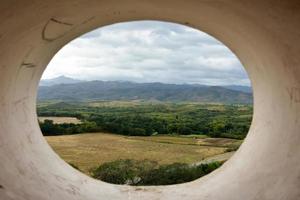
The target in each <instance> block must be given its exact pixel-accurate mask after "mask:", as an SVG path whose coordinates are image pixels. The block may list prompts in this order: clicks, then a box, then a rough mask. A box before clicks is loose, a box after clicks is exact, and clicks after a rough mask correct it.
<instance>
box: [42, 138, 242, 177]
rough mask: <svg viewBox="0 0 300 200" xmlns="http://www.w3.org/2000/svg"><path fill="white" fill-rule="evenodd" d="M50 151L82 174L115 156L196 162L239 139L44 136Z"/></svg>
mask: <svg viewBox="0 0 300 200" xmlns="http://www.w3.org/2000/svg"><path fill="white" fill-rule="evenodd" d="M45 138H46V140H47V141H48V143H49V144H50V146H51V147H52V148H53V149H54V151H55V152H56V153H57V154H58V155H60V156H61V158H62V159H64V160H65V161H67V162H68V163H72V164H75V165H76V166H78V167H79V168H80V170H82V171H83V172H84V173H86V174H89V170H90V169H91V168H94V167H97V166H99V165H101V164H103V163H105V162H110V161H114V160H118V159H135V160H145V159H148V160H153V161H157V162H159V164H171V163H175V162H180V163H188V164H192V163H197V162H201V161H203V160H205V159H207V158H209V157H213V156H216V155H220V154H223V153H225V152H226V150H227V149H228V148H231V147H232V146H234V145H239V144H241V142H242V141H241V140H235V139H224V138H214V139H212V138H206V137H205V136H202V137H196V136H195V137H193V136H189V137H187V136H168V135H156V136H148V137H140V136H122V135H114V134H107V133H84V134H77V135H63V136H48V137H45Z"/></svg>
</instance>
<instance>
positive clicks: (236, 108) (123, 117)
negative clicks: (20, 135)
mask: <svg viewBox="0 0 300 200" xmlns="http://www.w3.org/2000/svg"><path fill="white" fill-rule="evenodd" d="M252 112H253V107H252V105H238V104H232V105H230V104H229V105H226V104H203V103H174V102H170V103H168V102H163V103H162V102H143V101H140V102H138V101H116V102H112V101H92V102H68V103H66V102H57V101H44V102H39V103H38V107H37V113H38V116H44V117H47V116H48V117H50V116H57V117H76V118H77V119H80V120H81V122H82V123H80V124H73V123H62V124H56V123H54V122H53V121H52V120H45V121H43V122H40V127H41V130H42V132H43V134H44V135H45V136H50V135H66V134H77V133H85V132H108V133H114V134H121V135H129V136H150V135H156V134H176V135H207V136H210V137H225V138H234V139H243V138H244V137H245V136H246V134H247V132H248V129H249V127H250V124H251V120H252Z"/></svg>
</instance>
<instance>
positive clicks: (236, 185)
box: [0, 0, 300, 200]
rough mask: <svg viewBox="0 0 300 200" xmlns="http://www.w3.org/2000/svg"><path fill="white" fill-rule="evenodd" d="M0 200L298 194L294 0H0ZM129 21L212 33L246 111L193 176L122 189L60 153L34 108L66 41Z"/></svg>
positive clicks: (223, 199)
mask: <svg viewBox="0 0 300 200" xmlns="http://www.w3.org/2000/svg"><path fill="white" fill-rule="evenodd" d="M0 11H1V12H0V16H1V21H0V80H1V84H0V111H1V115H0V169H1V171H0V199H1V200H2V199H3V200H23V199H30V200H50V199H51V200H53V199H55V200H62V199H64V200H67V199H70V200H71V199H72V200H73V199H76V200H96V199H97V200H99V199H101V200H119V199H120V200H124V199H132V200H138V199H144V200H155V199H163V200H177V199H180V200H200V199H201V200H206V199H207V200H241V199H243V200H256V199H259V200H269V199H272V200H296V199H300V190H299V188H300V178H299V177H300V133H299V132H300V122H299V120H300V112H299V111H300V57H299V55H300V2H299V1H298V0H286V1H275V0H264V1H262V0H252V1H247V0H226V1H225V0H185V1H180V0H122V1H121V0H119V1H118V0H60V1H54V0H43V1H38V0H2V1H1V4H0ZM131 20H162V21H170V22H175V23H180V24H185V25H188V26H191V27H194V28H197V29H200V30H202V31H205V32H207V33H209V34H211V35H212V36H214V37H216V38H217V39H219V40H220V41H222V42H223V43H224V44H225V45H227V46H228V47H229V48H230V49H231V50H232V51H233V52H234V53H235V54H236V55H237V56H238V57H239V59H240V60H241V62H242V63H243V65H244V66H245V68H246V70H247V72H248V74H249V77H250V79H251V81H252V86H253V89H254V115H253V121H252V125H251V128H250V130H249V134H248V136H247V138H246V140H245V142H244V143H243V145H242V146H241V148H240V149H239V150H238V152H237V153H236V154H235V155H234V156H233V158H232V159H230V160H229V161H228V162H226V163H225V164H224V166H222V167H221V168H220V169H218V170H216V171H215V172H213V173H212V174H210V175H208V176H205V177H203V178H201V179H199V180H196V181H193V182H190V183H185V184H180V185H172V186H158V187H130V186H117V185H111V184H107V183H104V182H101V181H97V180H94V179H91V178H89V177H87V176H86V175H84V174H82V173H80V172H78V171H76V170H74V169H73V168H72V167H70V166H69V165H67V164H66V163H65V162H64V161H63V160H61V159H60V158H59V157H58V156H57V155H56V154H55V153H54V152H53V150H52V149H51V148H50V147H49V145H48V144H47V142H46V141H45V140H44V138H43V137H42V134H41V132H40V128H39V125H38V123H37V116H36V108H35V103H36V102H35V101H36V93H37V87H38V83H39V79H40V77H41V75H42V73H43V71H44V69H45V67H46V65H47V64H48V62H49V61H50V59H51V58H52V57H53V56H54V54H55V53H56V52H57V51H58V50H59V49H60V48H61V47H62V46H64V45H65V44H66V43H68V42H69V41H71V40H72V39H74V38H76V37H78V36H80V35H81V34H83V33H86V32H88V31H90V30H93V29H95V28H98V27H101V26H104V25H108V24H112V23H115V22H123V21H131Z"/></svg>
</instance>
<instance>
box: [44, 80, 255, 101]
mask: <svg viewBox="0 0 300 200" xmlns="http://www.w3.org/2000/svg"><path fill="white" fill-rule="evenodd" d="M63 78H67V77H63ZM72 80H73V81H74V80H75V81H76V79H72ZM68 81H69V80H68ZM38 99H39V100H63V101H85V100H158V101H176V102H178V101H197V102H214V103H241V104H249V103H252V94H250V93H247V92H242V91H237V90H232V89H228V88H225V87H221V86H206V85H189V84H164V83H134V82H121V81H78V80H77V82H75V83H67V84H66V83H61V84H58V85H57V84H56V85H55V84H53V85H50V86H45V85H44V86H43V85H42V86H40V88H39V93H38Z"/></svg>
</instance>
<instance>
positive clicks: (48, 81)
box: [40, 76, 82, 86]
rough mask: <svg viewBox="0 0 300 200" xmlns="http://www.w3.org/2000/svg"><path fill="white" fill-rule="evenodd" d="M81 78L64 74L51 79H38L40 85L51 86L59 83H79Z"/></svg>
mask: <svg viewBox="0 0 300 200" xmlns="http://www.w3.org/2000/svg"><path fill="white" fill-rule="evenodd" d="M80 82H82V81H81V80H77V79H73V78H69V77H66V76H59V77H56V78H53V79H43V80H41V81H40V86H52V85H59V84H73V83H80Z"/></svg>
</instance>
